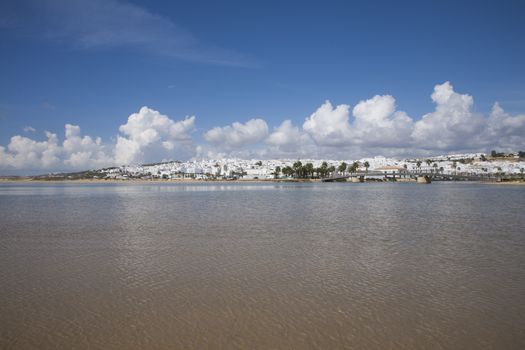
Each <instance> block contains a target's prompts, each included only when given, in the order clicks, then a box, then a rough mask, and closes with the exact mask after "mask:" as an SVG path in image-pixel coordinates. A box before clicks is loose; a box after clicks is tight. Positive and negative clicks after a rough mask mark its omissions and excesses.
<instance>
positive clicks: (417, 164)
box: [416, 160, 421, 172]
mask: <svg viewBox="0 0 525 350" xmlns="http://www.w3.org/2000/svg"><path fill="white" fill-rule="evenodd" d="M416 166H417V168H418V169H419V172H421V161H420V160H418V161H417V162H416Z"/></svg>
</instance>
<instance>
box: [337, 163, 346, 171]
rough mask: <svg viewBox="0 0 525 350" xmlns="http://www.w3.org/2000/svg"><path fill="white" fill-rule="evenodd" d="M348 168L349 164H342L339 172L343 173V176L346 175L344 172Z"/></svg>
mask: <svg viewBox="0 0 525 350" xmlns="http://www.w3.org/2000/svg"><path fill="white" fill-rule="evenodd" d="M346 168H347V164H346V163H345V162H342V163H341V164H340V165H339V167H338V168H337V170H338V171H339V172H340V173H341V174H344V172H345V171H346Z"/></svg>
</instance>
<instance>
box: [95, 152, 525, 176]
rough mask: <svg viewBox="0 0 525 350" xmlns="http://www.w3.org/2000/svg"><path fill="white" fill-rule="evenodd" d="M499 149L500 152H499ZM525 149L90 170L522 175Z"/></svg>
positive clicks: (150, 173) (147, 173)
mask: <svg viewBox="0 0 525 350" xmlns="http://www.w3.org/2000/svg"><path fill="white" fill-rule="evenodd" d="M493 153H494V152H493ZM520 155H522V156H523V154H522V152H520V154H519V155H518V154H512V153H511V154H503V153H500V154H498V153H496V154H493V155H486V154H483V153H473V154H453V155H443V156H436V157H430V158H423V159H418V158H413V159H404V160H399V159H394V158H386V157H382V156H377V157H373V158H362V159H359V160H315V159H300V160H297V159H279V160H277V159H275V160H257V159H251V160H243V159H236V158H230V159H209V160H205V159H202V160H190V161H170V162H162V163H155V164H144V165H125V166H120V167H112V168H105V169H100V170H94V171H90V172H89V173H90V174H91V177H95V178H107V179H120V180H125V179H155V178H157V179H167V180H169V179H188V178H191V179H202V180H209V179H245V180H254V179H259V180H263V179H287V178H296V177H312V178H319V177H326V176H332V175H333V174H334V173H338V174H341V173H342V174H344V173H348V172H359V171H375V172H388V173H396V172H402V171H408V172H423V173H434V172H435V173H441V174H486V175H498V174H499V175H512V174H514V175H519V174H523V173H524V171H525V159H524V158H523V157H522V158H520V157H519V156H520Z"/></svg>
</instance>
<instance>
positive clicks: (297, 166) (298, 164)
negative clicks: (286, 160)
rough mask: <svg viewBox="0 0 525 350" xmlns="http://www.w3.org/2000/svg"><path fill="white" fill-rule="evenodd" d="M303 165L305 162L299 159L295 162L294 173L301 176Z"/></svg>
mask: <svg viewBox="0 0 525 350" xmlns="http://www.w3.org/2000/svg"><path fill="white" fill-rule="evenodd" d="M302 167H303V163H301V161H300V160H298V161H297V162H295V163H293V170H294V173H295V177H300V176H301V168H302Z"/></svg>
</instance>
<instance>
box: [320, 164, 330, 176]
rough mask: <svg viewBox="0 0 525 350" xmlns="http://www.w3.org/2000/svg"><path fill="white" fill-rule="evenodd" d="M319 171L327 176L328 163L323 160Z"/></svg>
mask: <svg viewBox="0 0 525 350" xmlns="http://www.w3.org/2000/svg"><path fill="white" fill-rule="evenodd" d="M319 171H320V173H321V177H326V173H327V172H328V163H327V162H323V163H322V164H321V167H320V168H319Z"/></svg>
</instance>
